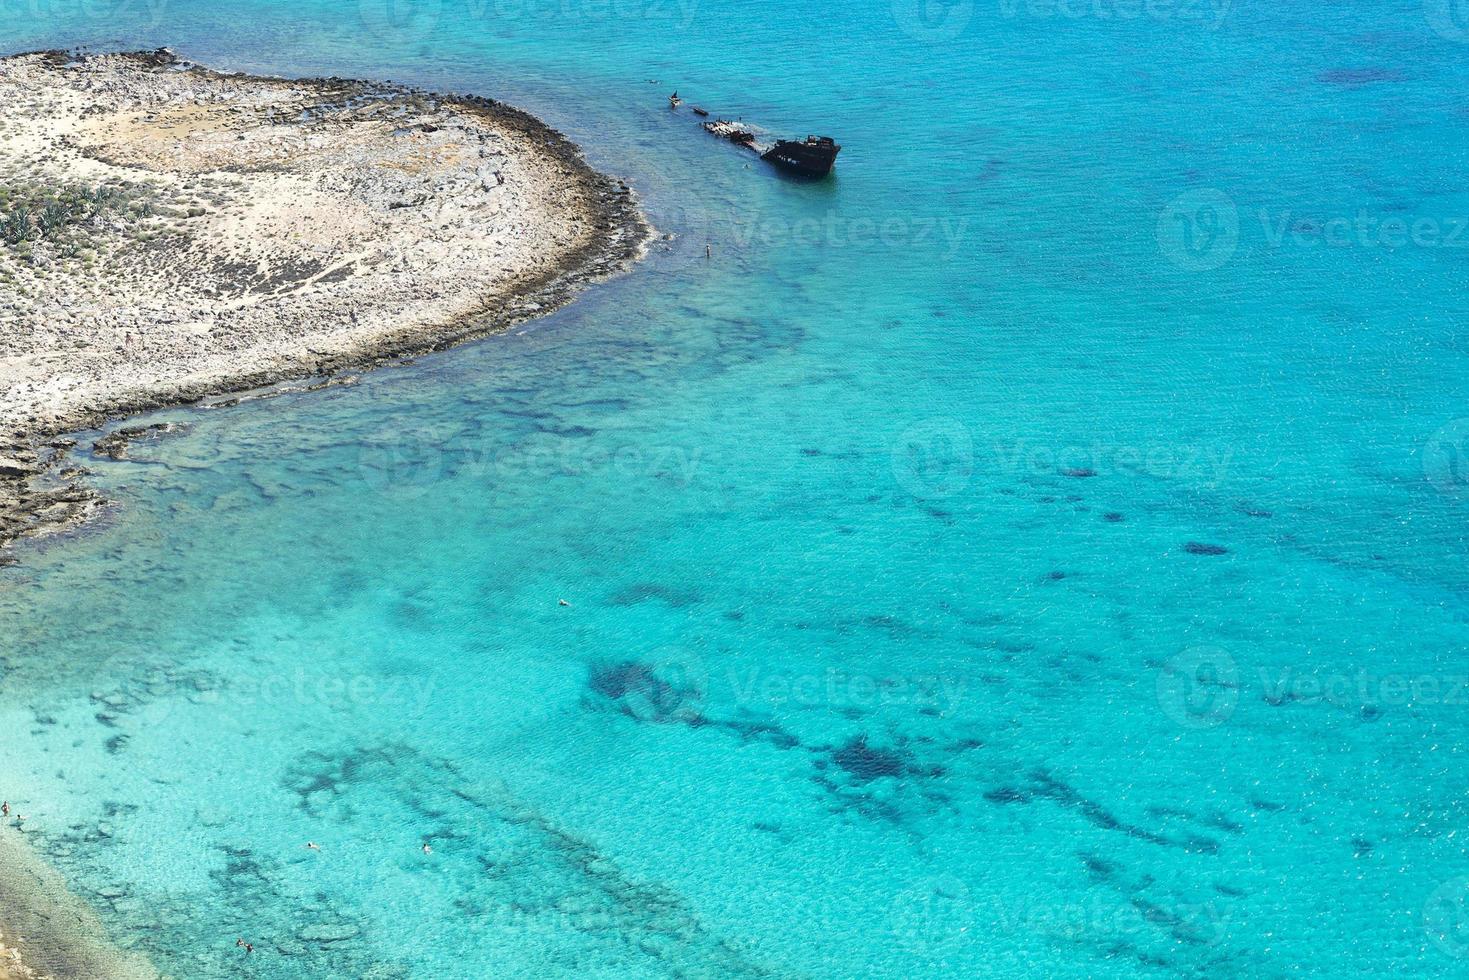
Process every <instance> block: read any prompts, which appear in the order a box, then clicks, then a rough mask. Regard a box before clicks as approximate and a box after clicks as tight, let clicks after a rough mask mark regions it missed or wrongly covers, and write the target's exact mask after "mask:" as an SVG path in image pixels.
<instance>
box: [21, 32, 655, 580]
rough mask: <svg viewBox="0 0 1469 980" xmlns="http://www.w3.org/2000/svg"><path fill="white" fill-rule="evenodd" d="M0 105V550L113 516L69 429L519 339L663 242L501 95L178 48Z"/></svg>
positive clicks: (613, 190)
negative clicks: (0, 112) (212, 57)
mask: <svg viewBox="0 0 1469 980" xmlns="http://www.w3.org/2000/svg"><path fill="white" fill-rule="evenodd" d="M0 95H3V96H5V98H6V102H7V123H10V124H17V123H18V125H17V126H16V130H17V132H16V133H15V135H12V132H11V131H9V129H8V131H7V141H6V144H5V146H4V148H3V149H0V564H4V563H6V562H7V561H13V558H8V557H7V555H8V554H9V552H8V550H7V548H8V546H9V545H10V544H11V543H13V542H14V541H15V540H17V539H19V538H21V537H26V536H34V535H41V534H47V533H53V532H55V531H58V530H63V529H66V528H70V527H74V526H76V525H78V524H79V523H81V522H84V521H86V520H88V519H89V518H90V517H91V516H92V515H93V514H94V513H96V512H97V510H98V509H99V508H100V507H101V505H102V501H101V500H100V499H99V498H98V496H97V495H96V494H95V493H94V492H93V491H92V490H90V489H89V488H88V487H87V486H86V484H85V482H84V479H83V478H84V477H85V471H84V470H80V469H78V468H76V467H75V466H73V467H72V468H71V469H69V470H68V469H66V468H65V466H66V465H67V464H66V462H65V461H66V460H67V459H68V458H70V457H69V455H68V450H70V449H71V448H72V447H73V446H74V442H73V441H72V440H70V439H69V438H67V434H68V433H75V432H77V431H81V430H85V429H89V428H96V427H98V426H100V425H101V424H103V423H104V422H106V421H108V420H112V419H118V418H124V417H127V416H129V415H133V414H136V413H139V412H143V411H147V410H149V409H154V408H160V407H167V406H175V405H188V404H193V403H197V402H199V401H200V400H202V399H204V398H206V397H208V396H211V395H218V394H224V393H230V392H238V391H244V390H249V389H254V388H260V387H264V386H268V385H271V384H275V383H278V382H281V381H287V380H294V379H300V378H306V377H311V376H323V377H330V376H331V375H334V374H336V373H338V372H341V371H345V370H356V369H360V368H365V367H371V366H374V365H376V364H379V363H382V362H384V361H388V360H393V359H396V358H400V357H404V356H411V355H416V354H421V353H426V352H430V351H435V350H441V349H443V348H446V347H449V346H452V345H455V344H458V343H461V342H463V341H466V340H469V339H473V338H476V337H481V336H484V335H487V334H491V333H495V332H498V331H500V330H504V329H505V328H507V327H509V326H511V325H513V324H515V323H517V322H520V321H523V320H526V319H530V318H532V317H535V316H539V315H542V314H545V313H548V312H551V311H553V310H555V309H557V308H559V307H560V306H562V305H564V304H565V303H567V302H568V301H569V300H570V299H571V298H572V297H573V296H574V295H575V294H576V293H577V292H578V291H579V290H580V289H582V288H583V287H584V286H585V285H587V284H588V283H591V282H594V281H596V280H599V279H603V278H606V277H608V276H610V275H614V274H616V273H617V272H618V271H620V270H622V269H624V268H625V267H626V266H627V265H629V264H630V263H631V262H632V261H634V260H635V259H636V258H638V257H639V256H640V255H641V254H642V251H643V249H644V248H645V247H646V245H647V242H648V240H649V238H650V236H651V228H650V227H649V225H648V224H647V222H646V221H645V220H644V219H643V217H642V215H641V213H640V211H639V210H638V208H637V205H636V202H635V200H634V199H633V195H632V193H631V191H630V190H629V188H628V187H627V185H626V184H624V183H622V182H620V181H617V180H615V179H612V178H609V177H606V176H604V175H602V174H600V173H598V172H596V171H595V170H593V169H592V168H591V167H590V166H588V165H587V163H586V161H585V160H584V159H583V157H582V154H581V152H580V150H579V149H578V148H577V147H576V146H575V144H573V143H572V142H571V141H570V140H568V139H567V138H566V137H565V136H564V135H562V134H561V133H559V132H557V131H556V130H554V129H552V128H550V127H549V126H547V125H545V124H544V123H542V122H541V121H540V120H538V119H536V118H535V117H533V116H531V115H529V114H527V113H525V112H522V111H520V110H518V109H515V108H513V107H510V106H506V105H504V104H502V103H499V102H496V101H494V100H491V99H485V98H479V97H474V96H465V95H442V94H437V93H431V92H424V91H421V90H416V89H408V88H404V87H399V86H393V85H385V84H378V83H372V82H362V81H354V80H348V79H341V78H318V79H302V80H290V79H279V78H266V77H260V76H252V75H242V74H226V73H221V72H216V71H213V70H210V69H208V68H205V67H202V66H199V65H196V64H193V63H190V62H187V61H183V60H181V59H179V58H177V57H176V56H174V55H173V54H172V53H171V52H169V51H167V50H160V51H152V52H134V53H125V54H107V55H78V54H72V53H67V52H61V51H46V52H36V53H31V54H24V55H15V56H11V57H8V58H3V59H0ZM17 215H20V216H21V218H20V222H19V223H17ZM17 238H19V239H20V240H19V241H16V240H15V239H17Z"/></svg>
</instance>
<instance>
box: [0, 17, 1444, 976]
mask: <svg viewBox="0 0 1469 980" xmlns="http://www.w3.org/2000/svg"><path fill="white" fill-rule="evenodd" d="M0 44H3V47H4V48H5V49H7V50H8V51H19V50H26V49H33V48H38V47H54V46H71V45H78V44H83V45H91V46H94V47H97V48H108V49H117V48H138V47H145V46H146V47H155V46H159V45H170V46H172V47H174V48H175V49H176V50H178V51H179V53H180V54H181V55H183V56H185V57H188V58H192V59H195V60H198V61H202V62H205V63H208V64H211V65H215V66H219V67H224V68H232V69H241V70H249V71H253V72H264V73H276V74H289V75H302V74H336V75H344V76H357V77H373V78H390V79H392V80H394V81H404V82H411V83H414V84H421V85H425V86H430V87H434V88H438V89H446V90H456V91H469V92H475V93H482V94H489V95H493V96H496V97H499V98H503V99H505V100H507V101H510V102H513V103H515V104H518V105H521V106H522V107H524V108H526V109H529V110H531V111H532V112H535V113H537V114H538V115H540V116H541V117H542V118H544V119H546V120H548V121H549V122H551V123H552V124H553V125H556V126H557V127H559V128H561V129H563V130H564V131H566V132H567V133H568V134H570V135H571V136H572V137H573V138H575V139H576V140H578V141H579V142H581V143H582V144H583V145H584V146H585V147H586V149H587V153H588V156H589V157H590V159H591V160H592V161H593V163H594V164H596V165H597V166H599V167H600V168H602V169H604V170H607V171H609V172H611V173H615V174H618V175H621V176H625V177H626V178H627V179H628V181H629V182H630V183H631V184H632V185H633V186H634V187H635V188H636V189H637V191H638V193H639V194H640V195H641V197H642V199H643V201H644V203H645V205H646V207H647V209H648V211H649V212H650V214H651V216H652V217H653V219H654V221H655V222H656V223H657V224H658V225H659V227H660V229H662V230H664V231H667V232H669V233H671V234H672V235H673V236H674V237H673V238H672V239H671V240H668V241H663V242H661V243H660V244H659V245H658V246H657V247H656V248H655V249H654V251H653V254H652V255H651V256H650V257H649V259H648V260H647V261H646V262H645V263H644V264H642V265H641V266H640V267H639V268H637V269H636V270H635V271H633V272H632V273H631V274H629V275H627V276H626V277H624V278H621V279H619V280H617V281H614V282H612V283H609V284H606V285H604V286H601V287H598V288H596V289H594V290H592V291H590V292H588V293H587V294H585V295H584V297H583V298H582V299H581V300H579V301H578V302H576V303H575V304H573V305H572V306H571V307H569V308H567V309H565V310H563V311H561V312H559V313H557V314H555V315H553V316H550V317H547V318H545V319H542V320H539V321H536V322H533V323H530V324H527V325H524V326H522V327H520V328H517V329H516V330H515V331H514V332H513V333H511V334H509V335H506V336H501V337H496V338H491V339H488V340H485V341H482V342H478V343H474V344H470V345H467V346H464V347H462V348H459V349H456V350H452V351H449V352H445V353H442V354H438V355H434V356H431V357H425V358H422V359H419V360H418V361H416V362H415V363H411V364H406V365H403V366H398V367H391V368H386V369H383V370H381V371H378V372H375V373H372V374H368V375H365V376H363V377H362V378H361V380H360V382H358V383H357V384H355V385H344V386H339V387H334V388H330V389H327V390H325V391H317V392H303V391H295V392H287V393H284V394H280V395H278V396H276V397H271V398H263V399H258V400H250V401H245V402H243V403H241V404H239V405H236V406H233V407H223V408H216V409H191V410H178V411H171V412H162V413H158V414H157V415H155V416H150V417H148V418H146V419H144V420H143V421H147V422H152V421H160V420H174V421H180V422H184V423H186V424H187V426H188V428H187V430H186V431H183V432H180V433H177V434H174V435H171V436H169V437H167V438H164V439H160V440H157V441H155V442H150V443H143V444H140V445H138V446H137V447H136V450H135V452H134V456H135V458H134V459H133V460H132V461H128V462H117V463H113V462H108V461H105V460H101V459H93V458H91V457H90V454H88V453H87V452H85V451H84V449H81V450H78V455H79V458H80V460H81V461H82V462H83V463H84V464H85V465H86V466H88V467H89V468H91V469H92V470H93V471H94V474H95V479H96V481H97V483H98V484H99V485H100V486H101V487H103V488H104V489H105V490H106V492H107V493H108V494H109V495H110V496H111V497H112V498H113V499H114V500H116V502H117V506H116V507H115V508H114V509H113V510H112V511H111V513H110V515H109V517H108V519H107V520H106V521H105V522H103V523H102V524H100V525H98V526H94V527H92V528H91V529H89V530H87V531H86V532H84V533H82V534H79V535H75V536H72V537H69V538H67V539H64V540H56V541H53V542H50V543H48V544H46V545H44V546H39V545H32V546H30V547H28V548H26V549H24V550H23V551H22V552H21V553H20V558H21V562H20V564H19V565H17V566H15V567H12V568H8V569H4V570H3V571H0V644H3V647H0V732H3V733H4V737H3V741H0V795H4V796H6V797H7V798H8V799H9V801H10V802H11V804H12V806H14V807H16V809H18V810H19V811H20V812H22V813H25V814H26V815H27V817H28V820H27V821H26V827H27V831H26V836H27V837H28V838H30V839H31V840H32V841H34V842H35V843H36V845H37V847H38V848H39V849H40V850H41V852H42V853H44V854H45V855H47V856H48V858H49V859H50V860H52V861H53V862H54V863H55V865H56V866H57V867H58V868H59V869H61V871H62V872H63V873H64V875H65V877H66V879H67V880H68V881H69V882H70V883H71V885H72V886H73V888H74V889H75V890H76V891H77V892H78V894H80V895H82V896H84V897H86V898H87V899H89V900H90V901H92V902H93V903H94V904H95V906H96V908H97V911H98V914H99V915H100V916H101V917H102V919H103V921H104V922H105V924H106V926H107V927H108V929H109V930H110V931H111V933H112V934H113V936H114V937H115V938H116V939H117V941H118V942H119V943H121V944H123V945H125V946H128V947H132V948H137V949H141V950H144V951H146V952H148V953H149V954H150V955H151V956H152V957H153V958H154V960H155V962H156V963H157V964H158V965H159V967H160V968H161V969H162V970H164V971H165V972H167V973H169V974H171V975H173V976H175V977H179V978H213V977H241V976H245V977H251V976H253V977H270V978H307V977H309V978H322V977H352V978H356V977H370V978H376V980H386V978H397V977H415V978H435V980H444V978H479V977H522V976H523V977H542V976H572V975H575V976H581V977H619V978H621V977H664V976H679V977H726V976H743V975H750V976H761V975H766V976H781V977H801V976H805V977H843V978H845V977H933V976H1002V977H1020V976H1033V975H1034V976H1050V977H1072V976H1074V977H1087V976H1170V975H1173V976H1210V977H1229V976H1241V977H1244V976H1249V977H1256V976H1267V977H1271V976H1323V977H1341V976H1348V975H1358V974H1375V975H1383V974H1389V973H1393V974H1398V975H1405V974H1407V975H1415V976H1442V977H1450V976H1460V977H1462V976H1465V975H1466V974H1469V854H1466V851H1465V842H1466V834H1469V785H1466V781H1465V778H1464V774H1465V766H1466V761H1469V760H1466V755H1469V656H1466V652H1469V651H1466V647H1469V563H1466V561H1465V557H1466V531H1469V404H1466V399H1465V396H1466V393H1469V339H1466V338H1469V314H1466V303H1465V296H1466V292H1465V290H1466V286H1469V191H1466V184H1469V181H1466V173H1465V171H1466V167H1469V107H1466V106H1469V103H1466V101H1465V98H1464V92H1465V81H1466V73H1469V9H1466V8H1464V7H1463V6H1462V4H1458V3H1455V2H1454V0H1427V2H1426V3H1421V2H1417V0H1402V2H1398V0H1392V2H1385V0H1364V2H1357V3H1328V2H1323V0H1313V2H1303V0H1282V2H1276V3H1269V4H1265V3H1258V2H1255V0H1234V2H1232V3H1230V2H1228V0H1211V2H1209V3H1196V2H1194V0H1069V2H1066V0H958V2H954V3H945V2H944V0H893V2H892V3H891V5H890V4H889V3H887V2H885V0H858V2H856V3H852V4H825V5H808V4H789V3H777V2H773V0H749V2H732V0H725V2H715V0H391V2H390V0H362V2H361V3H358V2H355V0H351V2H348V0H295V2H291V3H284V2H278V0H235V2H232V3H229V4H219V3H210V2H202V0H0ZM675 88H676V89H678V90H679V92H680V94H681V95H683V96H684V97H685V98H686V99H687V100H689V101H690V102H693V103H697V104H701V105H704V106H707V107H709V108H710V109H712V110H715V111H716V112H719V113H725V114H729V115H743V116H744V117H745V118H746V119H748V120H751V121H754V122H757V123H758V124H760V125H761V126H763V127H766V128H767V129H769V130H770V131H772V132H773V133H776V134H780V135H795V136H803V135H805V134H806V133H808V132H820V133H829V134H831V135H833V136H835V137H837V139H838V140H839V141H840V142H842V143H843V144H844V145H845V149H844V151H843V153H842V156H841V159H840V161H839V163H838V168H837V174H836V176H835V177H834V179H831V180H829V181H826V182H822V183H818V184H810V183H800V182H794V181H789V180H784V179H780V178H779V177H777V176H775V175H773V174H772V173H770V172H769V171H767V170H765V169H764V167H763V165H761V164H759V163H758V162H756V163H752V161H751V160H750V159H749V158H748V157H747V156H745V155H743V154H741V153H740V152H739V151H738V150H736V149H734V148H732V147H729V146H727V145H724V144H720V143H718V142H715V141H713V140H711V139H709V138H707V137H705V136H704V135H703V134H702V133H700V132H699V131H698V130H697V127H696V126H695V120H694V119H693V117H692V116H690V115H689V114H688V112H687V110H686V109H685V111H683V112H679V113H673V112H670V111H669V109H668V108H667V106H666V103H665V98H666V96H667V94H668V93H669V92H670V91H671V90H673V89H675ZM706 242H707V243H709V244H710V246H711V249H712V259H708V260H706V259H705V257H704V245H705V243H706ZM134 424H136V423H134ZM91 438H92V436H91V434H87V436H86V437H85V438H83V440H82V446H83V447H85V446H87V445H89V444H90V441H91ZM558 600H565V601H566V602H567V603H569V605H561V604H560V603H559V602H558ZM307 841H312V842H315V843H317V844H319V845H320V850H319V851H316V850H311V849H308V848H306V847H305V843H306V842H307ZM425 843H427V844H429V845H431V850H432V853H429V854H425V853H424V852H423V850H422V846H423V845H424V844H425ZM239 936H243V937H245V938H247V939H249V940H251V941H252V942H253V943H254V944H255V952H254V953H253V954H248V955H246V954H244V952H243V950H241V949H238V948H236V946H235V940H236V937H239Z"/></svg>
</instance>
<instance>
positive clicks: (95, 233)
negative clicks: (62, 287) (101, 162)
mask: <svg viewBox="0 0 1469 980" xmlns="http://www.w3.org/2000/svg"><path fill="white" fill-rule="evenodd" d="M153 198H154V192H153V191H152V190H151V189H149V188H142V187H130V186H123V185H113V184H99V185H97V186H95V187H53V186H46V185H42V184H35V183H26V182H22V183H13V184H0V244H3V245H4V246H5V247H6V249H0V257H3V255H4V251H5V250H8V251H9V252H10V253H11V254H12V255H13V256H14V257H15V258H17V259H20V260H22V261H25V262H28V263H31V264H39V263H40V262H41V260H42V257H44V258H45V259H51V258H55V257H59V258H61V259H64V260H68V261H70V260H75V259H78V258H82V257H84V256H85V257H87V258H89V259H94V258H95V255H96V253H97V251H98V250H99V248H100V247H101V246H102V244H103V241H104V240H105V239H109V238H113V239H117V240H126V239H128V238H131V239H134V240H142V241H149V240H151V239H152V238H153V237H154V235H153V234H150V233H148V231H147V230H146V229H145V228H144V227H143V226H144V225H146V224H149V223H150V219H152V218H153V217H154V216H155V214H156V213H157V207H156V205H155V202H154V199H153Z"/></svg>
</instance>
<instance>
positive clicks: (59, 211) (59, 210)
mask: <svg viewBox="0 0 1469 980" xmlns="http://www.w3.org/2000/svg"><path fill="white" fill-rule="evenodd" d="M70 217H71V212H70V211H69V210H68V209H67V207H66V205H64V204H59V203H52V204H48V205H46V207H45V208H43V209H42V210H41V215H40V217H39V218H37V219H36V224H37V225H38V226H39V227H40V229H41V235H42V236H43V237H45V238H50V237H51V236H52V235H54V234H56V233H57V232H58V231H60V230H61V229H63V228H65V227H66V223H67V220H68V219H70Z"/></svg>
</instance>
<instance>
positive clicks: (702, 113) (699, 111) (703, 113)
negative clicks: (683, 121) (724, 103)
mask: <svg viewBox="0 0 1469 980" xmlns="http://www.w3.org/2000/svg"><path fill="white" fill-rule="evenodd" d="M689 108H690V109H692V110H694V115H696V116H707V115H709V110H708V109H700V108H699V107H698V106H696V105H691V106H689Z"/></svg>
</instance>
